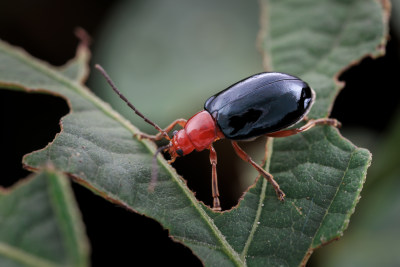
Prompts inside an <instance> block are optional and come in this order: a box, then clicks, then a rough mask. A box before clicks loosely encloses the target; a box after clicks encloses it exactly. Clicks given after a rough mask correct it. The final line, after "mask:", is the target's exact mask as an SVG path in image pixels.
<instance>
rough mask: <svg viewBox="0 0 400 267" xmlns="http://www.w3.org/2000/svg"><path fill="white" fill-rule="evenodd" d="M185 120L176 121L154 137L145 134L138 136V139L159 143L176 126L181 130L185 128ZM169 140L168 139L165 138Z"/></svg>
mask: <svg viewBox="0 0 400 267" xmlns="http://www.w3.org/2000/svg"><path fill="white" fill-rule="evenodd" d="M186 122H187V120H185V119H176V120H174V121H173V122H172V123H171V124H170V125H168V126H167V127H166V128H165V129H163V130H162V132H159V133H158V134H156V135H150V134H145V133H140V134H138V137H139V138H144V139H150V140H152V141H159V140H161V139H163V138H164V137H165V136H168V133H169V132H170V131H171V130H172V129H173V128H174V127H175V126H176V125H179V126H181V127H182V128H183V127H185V125H186ZM167 139H168V140H169V138H167Z"/></svg>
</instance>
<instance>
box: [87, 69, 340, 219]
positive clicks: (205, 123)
mask: <svg viewBox="0 0 400 267" xmlns="http://www.w3.org/2000/svg"><path fill="white" fill-rule="evenodd" d="M95 67H96V68H97V69H98V70H99V71H100V72H101V73H102V75H103V76H104V77H105V78H106V80H107V82H108V83H109V85H110V86H111V88H112V89H113V90H114V91H115V92H116V93H117V94H118V95H119V97H120V98H121V99H122V100H123V101H125V102H126V104H127V105H128V106H129V107H130V108H131V109H132V110H133V111H134V112H135V113H136V114H137V115H138V116H140V117H141V118H142V119H144V120H145V121H146V122H147V123H149V124H150V125H152V126H153V127H154V128H156V130H157V131H158V132H159V133H158V134H157V135H147V134H141V135H140V137H141V138H147V139H150V140H153V141H157V140H161V139H163V138H165V139H167V140H168V141H169V143H168V145H166V146H162V147H160V148H158V149H157V151H156V153H155V155H154V157H153V174H152V178H151V182H150V185H149V189H150V190H153V189H154V186H155V182H156V179H157V174H156V170H154V168H156V167H154V166H156V156H157V154H158V153H160V152H161V151H167V152H168V153H169V155H170V157H171V159H170V160H169V163H172V162H174V161H175V159H176V158H178V157H182V156H185V155H188V154H189V153H191V152H193V151H194V150H196V151H202V150H205V149H208V150H209V151H210V163H211V166H212V178H211V179H212V183H211V185H212V197H213V207H212V209H213V210H214V211H220V210H221V205H220V200H219V191H218V180H217V153H216V151H215V149H214V147H213V143H214V142H216V141H217V140H219V139H223V138H226V139H230V140H231V142H232V146H233V148H234V150H235V152H236V154H237V155H238V156H239V157H240V158H241V159H242V160H244V161H246V162H248V163H250V164H251V165H252V166H253V167H254V168H255V169H256V170H257V171H258V172H259V173H260V174H261V175H262V176H263V177H264V178H266V179H267V180H268V182H269V183H271V185H272V186H273V188H274V189H275V192H276V194H277V197H278V199H279V200H281V201H284V198H285V193H284V192H283V191H282V190H281V189H280V187H279V184H278V183H277V182H276V181H275V180H274V178H273V176H272V175H271V174H269V173H268V172H267V171H265V170H264V169H263V168H262V167H261V166H260V165H258V164H257V163H256V162H254V160H253V159H252V158H251V157H250V156H249V155H248V154H247V153H246V152H245V151H244V150H243V149H242V148H241V147H240V146H239V145H238V143H237V141H241V140H253V139H255V138H257V137H259V136H262V135H264V136H266V137H267V138H268V137H286V136H290V135H294V134H298V133H301V132H304V131H306V130H309V129H311V128H312V127H314V126H316V125H331V126H334V127H340V122H338V121H337V120H336V119H331V118H320V119H314V120H308V121H307V123H306V124H304V125H303V126H302V127H300V128H290V127H292V126H294V125H296V124H297V123H299V122H300V121H302V120H304V119H305V118H306V115H307V114H308V112H309V111H310V109H311V106H312V105H313V103H314V100H315V92H314V90H313V89H312V88H311V87H310V86H309V85H308V84H307V83H306V82H304V81H303V80H301V79H300V78H297V77H295V76H292V75H289V74H286V73H279V72H263V73H259V74H255V75H252V76H250V77H248V78H245V79H243V80H241V81H239V82H237V83H235V84H233V85H231V86H229V87H228V88H226V89H225V90H223V91H221V92H219V93H217V94H215V95H213V96H211V97H210V98H208V99H207V101H206V102H205V104H204V110H202V111H200V112H198V113H196V114H195V115H193V116H192V117H191V118H190V119H188V120H185V119H177V120H175V121H174V122H172V123H171V124H170V125H168V126H167V127H166V128H165V129H161V128H160V127H159V126H158V125H157V124H155V123H154V122H152V121H150V120H149V119H147V118H146V117H145V116H144V115H143V114H142V113H140V112H139V111H138V110H137V109H136V108H135V107H134V106H133V105H132V103H130V102H129V101H128V99H127V98H126V97H125V96H124V95H123V94H122V93H121V92H120V91H119V90H118V89H117V87H116V86H115V84H114V83H113V81H112V80H111V78H110V77H109V75H108V74H107V72H106V71H105V70H104V69H103V68H102V67H101V66H100V65H96V66H95ZM176 125H179V126H181V127H182V129H181V130H179V131H174V132H173V136H172V138H170V137H169V135H168V133H169V132H170V131H172V129H173V128H174V127H175V126H176ZM288 128H289V129H288Z"/></svg>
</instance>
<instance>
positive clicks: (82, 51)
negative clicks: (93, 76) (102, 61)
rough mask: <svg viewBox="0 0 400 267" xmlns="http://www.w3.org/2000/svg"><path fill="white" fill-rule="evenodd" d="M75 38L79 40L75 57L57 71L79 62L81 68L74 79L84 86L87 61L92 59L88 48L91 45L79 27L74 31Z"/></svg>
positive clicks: (88, 38) (88, 37)
mask: <svg viewBox="0 0 400 267" xmlns="http://www.w3.org/2000/svg"><path fill="white" fill-rule="evenodd" d="M75 36H76V37H77V38H78V39H79V44H78V47H77V48H76V52H75V57H73V58H72V59H70V60H68V61H67V62H66V63H65V64H64V65H63V66H61V67H59V68H58V70H59V71H63V70H65V69H67V68H68V67H69V66H70V65H71V64H73V63H74V62H76V61H78V62H79V61H81V62H82V66H83V68H82V70H81V73H79V75H78V77H76V81H77V82H78V83H79V84H81V85H84V84H85V82H86V81H87V79H88V77H89V74H90V68H89V61H90V59H91V57H92V53H91V51H90V49H89V46H90V44H91V43H92V39H91V37H90V36H89V34H88V33H87V32H86V31H85V30H84V29H82V28H79V27H78V28H76V29H75Z"/></svg>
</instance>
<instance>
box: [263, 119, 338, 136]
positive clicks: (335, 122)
mask: <svg viewBox="0 0 400 267" xmlns="http://www.w3.org/2000/svg"><path fill="white" fill-rule="evenodd" d="M317 125H331V126H334V127H338V128H339V127H341V126H342V124H341V123H340V122H339V121H338V120H336V119H330V118H321V119H316V120H309V121H308V122H307V123H306V124H305V125H304V126H302V127H300V128H296V129H289V130H282V131H277V132H274V133H269V134H266V136H268V137H287V136H291V135H295V134H298V133H301V132H305V131H307V130H309V129H311V128H313V127H314V126H317Z"/></svg>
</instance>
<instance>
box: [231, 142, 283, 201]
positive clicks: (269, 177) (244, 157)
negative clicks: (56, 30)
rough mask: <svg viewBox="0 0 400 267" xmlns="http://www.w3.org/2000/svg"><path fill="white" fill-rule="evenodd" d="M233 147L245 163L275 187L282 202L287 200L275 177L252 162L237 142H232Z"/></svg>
mask: <svg viewBox="0 0 400 267" xmlns="http://www.w3.org/2000/svg"><path fill="white" fill-rule="evenodd" d="M232 146H233V148H234V149H235V152H236V154H237V155H238V156H239V157H240V158H241V159H242V160H244V161H246V162H248V163H250V164H251V165H252V166H253V167H254V168H255V169H256V170H257V171H258V173H260V174H261V175H262V176H264V178H265V179H267V181H268V182H269V183H270V184H271V185H272V186H273V187H274V189H275V192H276V195H277V196H278V199H279V200H280V201H284V200H285V193H283V191H282V190H281V189H280V187H279V184H278V183H277V182H276V181H275V180H274V177H273V176H272V175H271V174H269V173H268V172H266V171H265V170H264V169H263V168H261V167H260V165H258V164H257V163H255V162H254V160H252V158H251V157H250V156H249V155H247V153H246V152H244V150H243V149H242V148H240V146H239V145H238V143H236V142H235V141H232Z"/></svg>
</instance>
